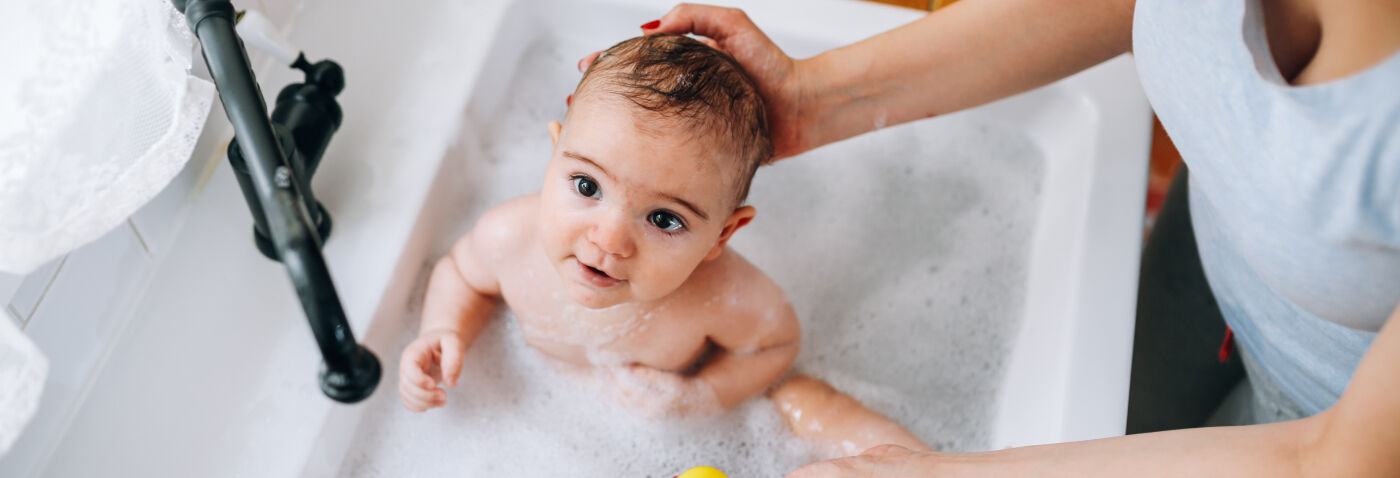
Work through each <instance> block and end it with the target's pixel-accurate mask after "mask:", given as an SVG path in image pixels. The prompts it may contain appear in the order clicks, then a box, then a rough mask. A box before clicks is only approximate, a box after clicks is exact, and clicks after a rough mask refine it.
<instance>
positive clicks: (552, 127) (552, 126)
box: [549, 121, 564, 144]
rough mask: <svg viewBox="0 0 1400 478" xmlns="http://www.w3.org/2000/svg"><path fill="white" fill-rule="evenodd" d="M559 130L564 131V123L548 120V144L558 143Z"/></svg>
mask: <svg viewBox="0 0 1400 478" xmlns="http://www.w3.org/2000/svg"><path fill="white" fill-rule="evenodd" d="M560 131H564V125H562V124H559V122H558V121H550V122H549V143H550V144H559V132H560Z"/></svg>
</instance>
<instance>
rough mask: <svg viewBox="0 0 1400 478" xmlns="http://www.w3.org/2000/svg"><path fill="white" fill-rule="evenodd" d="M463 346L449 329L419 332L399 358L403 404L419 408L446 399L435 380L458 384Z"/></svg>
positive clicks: (441, 402)
mask: <svg viewBox="0 0 1400 478" xmlns="http://www.w3.org/2000/svg"><path fill="white" fill-rule="evenodd" d="M465 352H466V346H465V345H464V344H463V343H462V339H461V337H458V336H457V333H456V332H453V331H450V330H431V331H428V332H424V333H422V334H421V335H419V336H418V338H417V339H415V340H414V341H413V343H410V344H408V347H407V348H405V349H404V350H403V356H402V357H400V358H399V395H400V396H402V398H403V406H404V408H407V409H409V410H411V411H415V412H422V411H426V410H428V409H429V408H434V407H441V406H443V405H444V404H446V403H447V391H446V390H443V389H441V388H438V384H439V383H441V384H444V385H447V386H448V387H455V386H457V376H458V375H460V374H461V373H462V355H463V353H465Z"/></svg>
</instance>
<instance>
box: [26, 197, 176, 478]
mask: <svg viewBox="0 0 1400 478" xmlns="http://www.w3.org/2000/svg"><path fill="white" fill-rule="evenodd" d="M150 263H151V260H150V256H149V255H148V254H147V253H146V250H145V248H143V247H142V246H141V243H140V241H139V240H138V239H137V237H136V231H135V230H134V229H132V227H131V226H130V225H128V224H123V225H122V226H120V227H118V228H116V229H115V230H113V231H111V232H109V233H107V234H106V235H104V236H102V237H101V238H99V239H97V240H96V241H93V242H92V243H90V244H88V245H86V246H83V247H82V248H80V249H78V250H76V251H73V252H72V253H71V254H69V256H68V259H67V260H66V261H64V263H63V267H62V268H61V270H60V273H59V274H58V275H57V276H56V277H54V279H53V282H52V283H51V284H49V285H48V288H47V292H46V293H45V294H44V295H43V299H42V301H40V302H39V303H38V305H37V307H35V308H34V311H33V313H32V315H30V317H29V321H28V325H26V326H25V329H24V332H25V334H27V335H29V338H30V339H32V340H33V341H34V343H35V345H37V346H38V347H39V350H41V351H43V353H44V355H45V356H46V357H48V359H49V376H48V380H47V381H46V383H45V386H44V394H43V398H42V400H41V402H40V407H39V411H38V412H37V413H36V414H35V416H34V418H33V419H32V420H31V422H30V424H29V426H27V427H26V429H25V432H24V435H22V436H21V438H20V440H19V441H18V442H16V443H15V445H14V447H13V449H11V450H10V452H9V454H8V455H7V456H6V457H5V459H4V460H3V461H0V475H3V476H25V475H26V474H27V473H28V472H29V471H30V470H32V469H33V468H34V467H35V466H36V465H37V464H38V463H41V462H42V460H43V458H44V455H45V454H46V453H47V451H48V447H49V446H51V444H52V443H54V442H55V440H56V439H57V438H58V437H59V436H60V435H61V434H62V431H63V429H64V427H65V425H66V421H67V419H68V416H69V415H70V414H71V411H72V409H73V407H74V405H76V403H77V401H78V400H79V399H80V398H81V396H82V392H83V389H84V388H85V387H86V386H87V384H88V383H89V382H90V379H91V378H92V377H91V376H92V374H93V373H94V372H95V371H96V370H98V369H99V367H98V366H97V365H98V363H99V361H100V360H101V359H102V358H103V356H104V355H105V354H106V351H107V350H108V348H109V347H110V346H111V345H112V343H114V342H115V341H116V340H117V338H118V337H119V335H120V334H119V333H118V332H119V329H120V327H121V326H122V325H124V324H125V320H124V319H125V318H126V317H127V311H128V309H129V308H130V306H131V305H132V304H133V303H134V301H135V299H136V297H137V293H138V292H139V288H140V287H142V285H144V284H145V282H146V278H147V276H148V275H149V273H150Z"/></svg>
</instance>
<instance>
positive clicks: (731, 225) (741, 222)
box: [705, 206, 758, 261]
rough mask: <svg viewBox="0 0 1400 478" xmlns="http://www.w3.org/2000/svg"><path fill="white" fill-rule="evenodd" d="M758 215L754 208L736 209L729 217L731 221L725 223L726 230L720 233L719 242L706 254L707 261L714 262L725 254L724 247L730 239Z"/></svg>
mask: <svg viewBox="0 0 1400 478" xmlns="http://www.w3.org/2000/svg"><path fill="white" fill-rule="evenodd" d="M757 214H758V210H757V209H754V207H753V206H744V207H741V208H739V209H735V210H734V213H733V214H730V215H729V219H726V220H725V221H724V229H720V231H719V240H718V241H716V242H715V247H714V249H710V253H709V254H705V260H707V261H709V260H714V259H715V258H717V257H719V254H720V253H721V252H724V245H725V244H726V243H728V242H729V238H731V237H734V231H738V230H739V228H742V227H744V226H747V225H749V222H750V221H753V217H754V216H755V215H757Z"/></svg>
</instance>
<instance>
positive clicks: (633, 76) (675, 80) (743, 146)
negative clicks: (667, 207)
mask: <svg viewBox="0 0 1400 478" xmlns="http://www.w3.org/2000/svg"><path fill="white" fill-rule="evenodd" d="M593 89H597V90H598V91H601V92H606V93H611V94H615V95H618V96H620V97H622V98H625V99H627V100H628V101H631V102H632V103H633V104H635V105H636V106H638V107H640V108H642V109H644V110H646V111H650V112H652V113H655V114H656V115H658V117H660V118H663V119H667V120H674V121H678V122H681V123H683V124H685V125H686V126H687V127H688V128H694V130H695V131H696V132H697V134H699V135H701V137H708V138H712V139H717V140H719V142H720V143H721V144H722V145H724V147H725V148H727V149H728V151H725V152H726V153H729V154H732V155H733V157H734V158H735V160H736V161H737V164H738V167H740V168H742V169H741V170H740V176H739V183H740V184H739V188H738V191H737V194H738V203H743V201H744V199H745V198H747V197H748V193H749V185H750V184H751V183H752V182H753V175H754V172H755V171H757V170H758V167H759V165H762V164H764V163H767V162H768V161H769V160H770V159H772V158H773V143H772V141H771V139H770V138H769V135H768V117H767V114H766V113H765V111H764V107H763V98H762V97H761V96H760V95H759V93H758V85H757V84H756V83H754V81H753V79H752V78H750V77H749V75H748V73H745V72H744V68H743V67H741V66H739V63H738V62H736V61H734V59H733V58H731V57H730V56H729V55H727V54H725V53H724V52H721V51H719V50H716V49H714V48H711V47H710V46H708V45H706V44H704V43H701V42H699V41H697V40H695V39H692V38H690V37H686V36H684V35H674V34H658V35H650V36H641V37H636V38H631V39H628V40H624V41H623V42H621V43H618V44H616V45H613V46H612V48H608V49H607V50H605V51H604V52H603V54H602V55H600V56H599V57H598V59H597V60H595V61H594V62H593V64H592V65H591V66H589V67H588V71H586V72H585V73H584V75H583V79H582V80H580V81H579V85H578V89H577V90H576V91H575V93H574V97H575V99H577V98H578V97H580V96H581V95H583V94H585V92H586V91H588V90H593Z"/></svg>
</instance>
